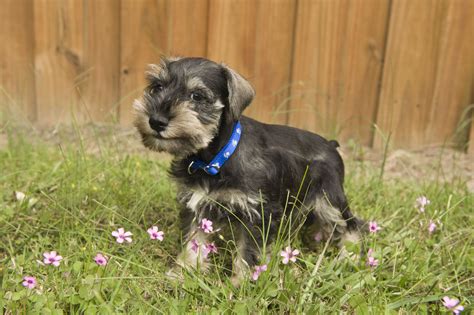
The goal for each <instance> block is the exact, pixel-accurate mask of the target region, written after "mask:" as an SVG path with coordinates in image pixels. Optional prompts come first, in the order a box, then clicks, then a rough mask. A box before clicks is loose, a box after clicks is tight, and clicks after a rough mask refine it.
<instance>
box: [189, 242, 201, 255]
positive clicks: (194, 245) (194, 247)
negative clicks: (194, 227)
mask: <svg viewBox="0 0 474 315" xmlns="http://www.w3.org/2000/svg"><path fill="white" fill-rule="evenodd" d="M190 243H191V250H192V251H193V252H195V253H196V254H197V252H198V249H199V243H198V242H197V241H196V240H195V239H194V238H193V239H192V240H191V242H190Z"/></svg>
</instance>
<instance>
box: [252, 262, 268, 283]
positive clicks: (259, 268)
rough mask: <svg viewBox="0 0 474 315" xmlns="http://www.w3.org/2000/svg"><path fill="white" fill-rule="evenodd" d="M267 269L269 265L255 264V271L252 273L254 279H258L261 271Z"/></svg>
mask: <svg viewBox="0 0 474 315" xmlns="http://www.w3.org/2000/svg"><path fill="white" fill-rule="evenodd" d="M266 270H267V265H261V266H255V271H254V272H253V274H252V279H253V280H254V281H257V279H258V277H260V273H262V272H264V271H266Z"/></svg>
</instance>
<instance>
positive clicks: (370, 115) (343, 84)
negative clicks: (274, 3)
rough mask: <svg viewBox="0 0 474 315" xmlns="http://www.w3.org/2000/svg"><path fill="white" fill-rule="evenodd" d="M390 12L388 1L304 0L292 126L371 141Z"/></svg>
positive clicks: (300, 12) (300, 8)
mask: <svg viewBox="0 0 474 315" xmlns="http://www.w3.org/2000/svg"><path fill="white" fill-rule="evenodd" d="M388 13H389V1H386V0H385V1H384V0H366V1H365V0H355V1H345V0H334V1H326V0H315V1H311V0H302V1H300V2H299V4H298V13H297V25H296V33H295V48H294V65H293V76H292V79H293V82H292V83H293V87H292V95H291V96H292V102H291V113H290V119H289V122H290V124H291V125H293V126H296V127H299V128H305V129H308V130H311V131H317V132H321V133H323V134H324V135H326V136H328V137H336V138H338V139H341V140H347V139H349V138H354V139H358V140H359V141H360V142H361V143H362V144H369V143H370V142H371V138H372V131H371V124H372V122H373V120H374V115H375V112H376V106H377V97H378V86H379V81H380V73H381V70H382V56H383V54H384V44H385V36H386V23H387V18H388Z"/></svg>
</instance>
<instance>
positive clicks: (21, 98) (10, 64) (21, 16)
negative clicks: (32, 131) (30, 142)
mask: <svg viewBox="0 0 474 315" xmlns="http://www.w3.org/2000/svg"><path fill="white" fill-rule="evenodd" d="M1 5H2V8H1V9H0V43H1V44H0V108H7V107H8V108H9V110H12V111H13V112H15V114H18V115H15V116H18V117H26V118H27V119H28V120H30V121H34V120H35V119H36V109H35V85H34V71H33V60H34V49H33V48H34V46H33V43H34V42H33V39H34V37H33V3H32V1H31V0H5V1H2V4H1Z"/></svg>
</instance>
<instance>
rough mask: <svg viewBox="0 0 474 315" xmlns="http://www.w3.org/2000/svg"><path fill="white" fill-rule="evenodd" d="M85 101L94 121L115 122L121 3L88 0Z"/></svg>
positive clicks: (84, 104)
mask: <svg viewBox="0 0 474 315" xmlns="http://www.w3.org/2000/svg"><path fill="white" fill-rule="evenodd" d="M84 10H85V12H86V13H85V15H84V19H85V20H84V34H83V35H84V73H82V74H81V81H82V83H81V84H80V87H81V89H80V91H81V101H82V102H81V104H82V105H83V106H84V107H85V109H86V110H87V114H88V118H89V119H91V120H92V121H114V120H116V116H117V111H118V100H119V93H120V90H119V89H120V2H119V1H117V0H100V1H94V0H86V1H85V8H84Z"/></svg>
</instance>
